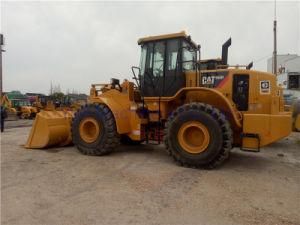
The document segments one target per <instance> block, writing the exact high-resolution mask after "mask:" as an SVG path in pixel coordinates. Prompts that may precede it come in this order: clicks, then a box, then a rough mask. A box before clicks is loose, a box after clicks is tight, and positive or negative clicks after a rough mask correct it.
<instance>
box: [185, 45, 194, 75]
mask: <svg viewBox="0 0 300 225" xmlns="http://www.w3.org/2000/svg"><path fill="white" fill-rule="evenodd" d="M195 61H196V51H195V50H194V49H193V48H191V47H190V45H189V44H188V43H187V42H185V41H184V42H183V48H182V68H183V71H189V70H195Z"/></svg>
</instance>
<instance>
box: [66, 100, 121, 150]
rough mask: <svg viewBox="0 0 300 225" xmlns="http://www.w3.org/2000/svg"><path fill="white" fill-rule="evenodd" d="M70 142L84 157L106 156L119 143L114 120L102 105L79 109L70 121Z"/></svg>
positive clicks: (108, 110) (107, 109)
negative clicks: (71, 141)
mask: <svg viewBox="0 0 300 225" xmlns="http://www.w3.org/2000/svg"><path fill="white" fill-rule="evenodd" d="M71 132H72V140H73V143H74V145H75V146H76V147H77V148H78V150H79V151H80V152H81V153H83V154H85V155H97V156H100V155H106V154H109V153H110V152H112V151H113V150H114V148H116V147H117V146H118V145H119V143H120V137H119V135H118V133H117V128H116V122H115V118H114V116H113V114H112V112H111V111H110V109H109V108H108V107H107V106H106V105H103V104H99V105H94V104H91V105H86V106H84V107H82V108H81V109H79V110H78V111H77V112H76V113H75V116H74V118H73V121H72V128H71Z"/></svg>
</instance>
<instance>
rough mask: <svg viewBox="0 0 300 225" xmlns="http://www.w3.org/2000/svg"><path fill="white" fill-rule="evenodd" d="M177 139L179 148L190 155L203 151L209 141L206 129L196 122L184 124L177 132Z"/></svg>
mask: <svg viewBox="0 0 300 225" xmlns="http://www.w3.org/2000/svg"><path fill="white" fill-rule="evenodd" d="M177 138H178V142H179V144H180V146H181V147H182V148H183V149H184V150H185V151H187V152H189V153H192V154H198V153H201V152H203V151H205V150H206V148H207V147H208V145H209V140H210V136H209V132H208V130H207V128H206V127H205V126H204V125H203V124H202V123H200V122H198V121H189V122H186V123H184V124H183V125H182V126H181V127H180V129H179V131H178V134H177Z"/></svg>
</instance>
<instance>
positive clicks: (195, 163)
mask: <svg viewBox="0 0 300 225" xmlns="http://www.w3.org/2000/svg"><path fill="white" fill-rule="evenodd" d="M164 142H165V145H166V149H167V151H168V153H169V154H170V155H171V156H172V157H173V158H174V160H175V161H177V162H179V164H181V165H183V166H187V167H196V168H199V167H204V168H215V167H216V166H218V165H220V164H222V163H223V162H224V161H225V160H226V159H228V157H229V151H230V150H231V148H232V131H231V129H230V125H229V123H228V121H227V120H226V119H225V116H224V115H223V114H222V113H221V112H220V111H219V110H218V109H216V108H214V107H212V106H211V105H208V104H204V103H190V104H185V105H183V106H180V107H178V108H177V109H176V110H175V111H174V112H173V113H172V115H171V116H170V117H169V118H168V121H167V122H166V129H165V137H164Z"/></svg>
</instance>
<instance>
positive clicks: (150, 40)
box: [138, 31, 198, 48]
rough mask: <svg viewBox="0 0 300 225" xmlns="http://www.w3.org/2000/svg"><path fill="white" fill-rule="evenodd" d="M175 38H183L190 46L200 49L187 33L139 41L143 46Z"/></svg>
mask: <svg viewBox="0 0 300 225" xmlns="http://www.w3.org/2000/svg"><path fill="white" fill-rule="evenodd" d="M173 38H183V39H185V40H187V41H188V42H189V43H190V44H192V45H193V47H195V48H198V45H197V44H196V43H195V42H193V41H192V40H191V36H189V35H187V34H186V32H185V31H181V32H179V33H171V34H163V35H156V36H147V37H143V38H140V39H139V40H138V44H139V45H141V44H143V43H147V42H153V41H160V40H167V39H173Z"/></svg>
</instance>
